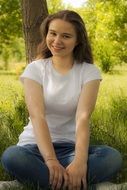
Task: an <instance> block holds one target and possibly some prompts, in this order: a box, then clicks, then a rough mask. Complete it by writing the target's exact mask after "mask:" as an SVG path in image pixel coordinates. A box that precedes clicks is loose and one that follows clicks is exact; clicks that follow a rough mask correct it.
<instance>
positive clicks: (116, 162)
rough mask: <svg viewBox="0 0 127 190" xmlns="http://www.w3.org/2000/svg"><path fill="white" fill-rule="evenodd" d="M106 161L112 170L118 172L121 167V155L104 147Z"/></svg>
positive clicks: (112, 149)
mask: <svg viewBox="0 0 127 190" xmlns="http://www.w3.org/2000/svg"><path fill="white" fill-rule="evenodd" d="M106 150H107V151H106V160H107V162H108V164H109V165H110V167H111V168H114V170H116V171H119V170H120V169H121V167H122V161H123V159H122V155H121V153H120V152H119V151H118V150H116V149H114V148H112V147H109V146H106Z"/></svg>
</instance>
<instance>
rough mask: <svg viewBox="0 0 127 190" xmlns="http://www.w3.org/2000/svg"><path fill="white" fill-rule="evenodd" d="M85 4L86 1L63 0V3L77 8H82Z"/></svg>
mask: <svg viewBox="0 0 127 190" xmlns="http://www.w3.org/2000/svg"><path fill="white" fill-rule="evenodd" d="M85 2H86V0H63V3H64V4H65V5H71V6H73V7H75V8H77V7H81V6H82V4H84V3H85Z"/></svg>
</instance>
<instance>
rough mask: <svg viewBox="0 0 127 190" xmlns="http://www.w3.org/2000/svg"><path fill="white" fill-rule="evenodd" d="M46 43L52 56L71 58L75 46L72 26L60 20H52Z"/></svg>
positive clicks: (75, 37)
mask: <svg viewBox="0 0 127 190" xmlns="http://www.w3.org/2000/svg"><path fill="white" fill-rule="evenodd" d="M46 43H47V46H48V48H49V50H50V51H51V53H52V55H53V56H60V57H65V56H66V57H72V56H73V49H74V48H75V46H76V45H77V34H76V31H75V28H74V26H73V25H72V24H71V23H69V22H67V21H64V20H62V19H54V20H52V21H51V22H50V24H49V29H48V33H47V36H46Z"/></svg>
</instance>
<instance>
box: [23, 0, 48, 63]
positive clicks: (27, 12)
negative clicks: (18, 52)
mask: <svg viewBox="0 0 127 190" xmlns="http://www.w3.org/2000/svg"><path fill="white" fill-rule="evenodd" d="M21 7H22V17H23V31H24V38H25V45H26V58H27V61H28V62H31V61H32V60H33V59H34V58H35V57H36V49H37V45H38V44H39V42H40V41H41V35H40V30H39V28H40V24H41V22H42V21H43V19H44V18H45V17H46V16H47V14H48V9H47V4H46V0H36V1H35V0H27V1H26V0H22V1H21Z"/></svg>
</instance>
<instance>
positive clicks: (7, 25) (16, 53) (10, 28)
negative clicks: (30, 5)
mask: <svg viewBox="0 0 127 190" xmlns="http://www.w3.org/2000/svg"><path fill="white" fill-rule="evenodd" d="M0 12H1V16H0V30H1V37H0V59H1V60H2V61H3V62H4V65H3V69H6V70H7V69H8V68H9V62H10V59H12V58H13V59H14V58H15V59H16V60H17V61H19V60H23V59H24V57H25V44H24V40H23V32H22V19H21V10H20V1H18V0H9V1H6V0H1V1H0Z"/></svg>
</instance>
